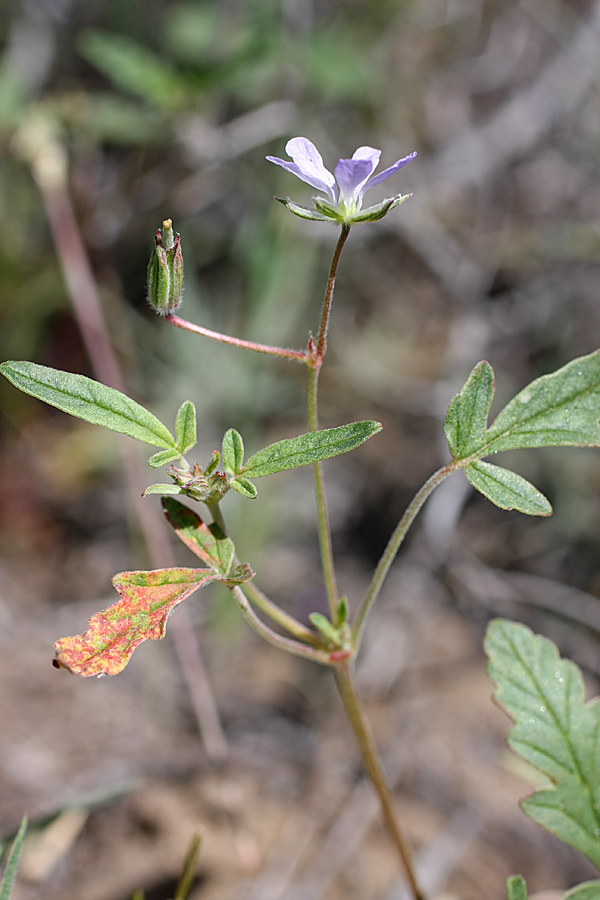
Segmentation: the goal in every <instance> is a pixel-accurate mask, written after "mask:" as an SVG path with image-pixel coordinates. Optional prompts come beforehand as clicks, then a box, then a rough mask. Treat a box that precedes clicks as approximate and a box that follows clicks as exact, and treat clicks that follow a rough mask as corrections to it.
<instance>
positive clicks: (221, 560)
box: [161, 498, 235, 576]
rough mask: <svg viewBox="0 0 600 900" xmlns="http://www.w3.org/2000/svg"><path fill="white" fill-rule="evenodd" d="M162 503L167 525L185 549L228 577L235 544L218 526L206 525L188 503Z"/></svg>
mask: <svg viewBox="0 0 600 900" xmlns="http://www.w3.org/2000/svg"><path fill="white" fill-rule="evenodd" d="M161 502H162V508H163V512H164V514H165V517H166V519H167V522H168V523H169V525H170V526H171V528H172V529H173V530H174V532H175V534H176V535H177V537H178V538H179V539H180V540H181V541H183V543H184V544H185V545H186V547H189V549H190V550H191V551H192V553H195V554H196V556H199V557H200V559H202V560H204V562H205V563H206V564H207V565H208V566H210V567H211V569H214V570H215V571H216V572H217V574H218V575H220V576H225V575H228V574H229V572H230V569H231V565H232V563H233V557H234V555H235V548H234V546H233V541H231V540H230V539H229V538H228V537H226V535H224V534H223V532H222V531H221V529H220V528H219V526H218V525H211V526H207V525H205V524H204V522H203V521H202V519H201V518H200V516H199V515H197V514H196V513H195V512H194V511H193V510H191V509H190V508H189V507H188V506H186V505H185V503H180V502H179V501H178V500H173V499H171V498H165V499H164V500H162V501H161Z"/></svg>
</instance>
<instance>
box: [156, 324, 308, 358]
mask: <svg viewBox="0 0 600 900" xmlns="http://www.w3.org/2000/svg"><path fill="white" fill-rule="evenodd" d="M165 320H166V321H167V322H170V323H171V325H176V326H177V328H183V329H184V330H185V331H191V332H193V333H194V334H201V335H202V336H203V337H207V338H210V339H211V340H212V341H219V342H220V343H221V344H231V346H232V347H242V348H243V349H244V350H254V351H255V352H256V353H266V354H267V355H268V356H279V357H280V358H281V359H292V360H294V362H301V363H306V362H308V354H307V352H306V350H287V349H286V348H285V347H271V346H270V345H269V344H258V343H256V341H244V340H242V338H235V337H231V336H230V335H228V334H221V332H220V331H211V330H210V329H209V328H203V327H202V325H194V324H193V323H192V322H188V321H187V319H181V318H180V317H179V316H174V315H173V314H172V313H170V314H169V315H168V316H165Z"/></svg>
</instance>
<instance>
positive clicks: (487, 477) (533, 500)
mask: <svg viewBox="0 0 600 900" xmlns="http://www.w3.org/2000/svg"><path fill="white" fill-rule="evenodd" d="M465 475H466V476H467V479H468V481H469V482H470V483H471V484H472V485H473V487H474V488H476V490H478V491H479V492H480V493H481V494H483V496H484V497H487V499H488V500H491V501H492V503H495V504H496V506H499V507H500V509H516V510H518V512H522V513H525V515H528V516H551V515H552V506H551V505H550V503H549V501H548V500H547V499H546V497H544V495H543V494H542V493H541V492H540V491H538V489H537V488H536V487H534V486H533V485H532V484H531V482H530V481H527V480H526V479H525V478H522V477H521V475H517V474H516V472H511V471H510V469H503V468H501V466H493V465H491V464H490V463H486V462H481V460H479V461H478V462H474V463H470V465H468V466H466V468H465Z"/></svg>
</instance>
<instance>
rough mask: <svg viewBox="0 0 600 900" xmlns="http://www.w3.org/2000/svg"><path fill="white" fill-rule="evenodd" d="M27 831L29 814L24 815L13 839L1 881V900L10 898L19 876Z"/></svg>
mask: <svg viewBox="0 0 600 900" xmlns="http://www.w3.org/2000/svg"><path fill="white" fill-rule="evenodd" d="M26 831H27V816H24V817H23V819H21V824H20V826H19V830H18V831H17V835H16V837H15V839H14V841H13V845H12V847H11V848H10V854H9V856H8V861H7V863H6V868H5V870H4V875H3V877H2V882H1V883H0V900H9V897H10V894H11V891H12V889H13V885H14V883H15V879H16V877H17V870H18V868H19V858H20V856H21V850H22V849H23V841H24V840H25V833H26Z"/></svg>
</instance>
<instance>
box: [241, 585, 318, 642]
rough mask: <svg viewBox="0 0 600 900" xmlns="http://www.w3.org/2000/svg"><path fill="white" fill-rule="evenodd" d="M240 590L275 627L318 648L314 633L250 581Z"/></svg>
mask: <svg viewBox="0 0 600 900" xmlns="http://www.w3.org/2000/svg"><path fill="white" fill-rule="evenodd" d="M242 590H243V591H244V593H245V594H246V596H247V597H248V599H249V600H250V601H251V602H252V603H254V604H255V606H258V608H259V609H260V610H262V612H264V613H265V614H266V615H267V616H269V617H270V618H271V619H272V620H273V621H274V622H275V623H276V624H277V625H280V626H281V627H282V628H285V630H286V631H288V632H289V633H290V634H291V635H293V637H295V638H296V639H297V640H299V641H304V643H305V644H310V646H312V647H318V646H319V638H318V637H317V635H316V634H314V632H312V631H311V630H310V629H309V628H306V626H305V625H302V623H301V622H298V620H297V619H295V618H294V617H293V616H290V615H289V613H286V612H285V611H284V610H283V609H281V607H279V606H277V604H276V603H273V601H272V600H270V599H269V598H268V597H267V596H266V595H265V594H263V592H262V591H261V590H259V589H258V588H257V587H256V586H255V585H254V583H253V582H252V581H249V582H247V584H244V585H243V586H242ZM321 646H322V645H321Z"/></svg>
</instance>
